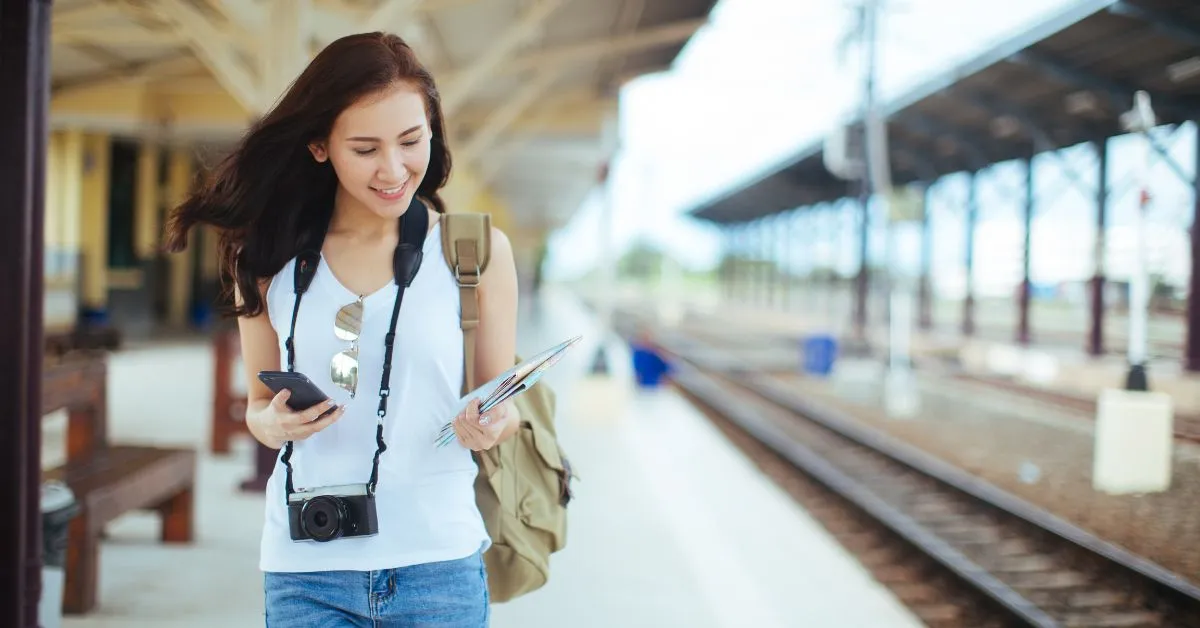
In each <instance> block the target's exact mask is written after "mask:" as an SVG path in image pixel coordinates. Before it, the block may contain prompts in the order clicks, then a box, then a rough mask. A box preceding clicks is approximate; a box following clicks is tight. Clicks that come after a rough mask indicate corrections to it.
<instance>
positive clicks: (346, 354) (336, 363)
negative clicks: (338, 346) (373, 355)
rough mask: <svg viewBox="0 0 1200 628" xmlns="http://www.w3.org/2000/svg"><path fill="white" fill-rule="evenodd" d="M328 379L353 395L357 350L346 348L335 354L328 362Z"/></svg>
mask: <svg viewBox="0 0 1200 628" xmlns="http://www.w3.org/2000/svg"><path fill="white" fill-rule="evenodd" d="M329 379H331V380H333V383H334V384H335V385H337V386H338V387H339V388H342V389H343V390H347V391H349V392H350V396H352V397H353V396H354V391H355V390H356V389H357V388H358V350H357V349H347V350H346V351H343V352H341V353H339V354H337V355H335V356H333V361H332V362H330V363H329Z"/></svg>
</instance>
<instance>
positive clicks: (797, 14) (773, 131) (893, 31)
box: [547, 0, 1195, 291]
mask: <svg viewBox="0 0 1200 628" xmlns="http://www.w3.org/2000/svg"><path fill="white" fill-rule="evenodd" d="M1078 2H1079V0H1006V1H1005V2H1003V3H997V2H991V1H989V0H891V1H890V2H889V3H888V9H887V10H886V12H885V14H884V17H883V20H882V22H881V24H880V27H879V28H880V33H881V44H880V49H879V55H878V58H879V75H878V76H879V85H880V90H881V97H882V98H883V99H884V100H887V99H889V97H894V96H896V95H898V94H900V93H903V92H904V91H906V90H907V89H910V88H912V87H913V86H914V85H915V84H917V83H919V82H921V81H923V80H927V79H928V78H930V77H931V76H933V75H936V74H937V73H938V72H939V71H942V70H945V69H948V68H950V67H953V66H955V65H957V64H959V63H962V62H963V61H965V60H966V59H969V58H970V57H973V56H976V55H978V54H981V53H983V52H985V51H987V50H988V49H990V48H992V47H994V46H995V45H996V44H997V43H999V42H1001V41H1003V40H1005V39H1008V38H1010V37H1012V36H1014V35H1016V34H1017V33H1020V32H1022V31H1024V30H1028V29H1029V28H1030V27H1032V26H1034V25H1037V24H1038V23H1041V22H1043V21H1045V20H1046V19H1047V18H1048V17H1051V16H1053V15H1054V14H1057V13H1060V12H1062V11H1063V10H1064V9H1065V8H1067V7H1069V6H1070V5H1073V4H1078ZM851 4H852V3H851V2H849V1H848V0H808V1H805V2H800V1H796V0H721V2H719V3H718V5H717V6H716V8H715V9H714V10H713V13H712V15H711V16H710V23H709V24H708V25H707V26H705V27H704V28H703V29H702V30H701V31H700V32H699V33H698V34H697V35H696V36H695V37H693V38H692V40H691V41H690V42H689V43H688V45H687V46H686V47H685V48H684V50H683V52H682V53H681V54H680V56H679V58H678V59H677V61H676V63H675V66H674V67H673V69H672V70H671V71H669V72H664V73H659V74H654V75H648V76H645V77H642V78H639V79H637V80H635V81H632V82H631V83H629V84H628V85H627V86H626V87H625V88H624V90H623V91H622V94H621V112H620V126H621V140H620V147H619V150H618V154H617V157H616V161H615V163H614V167H613V174H612V179H611V181H612V184H611V187H612V189H611V199H612V203H613V212H614V224H615V225H616V226H615V238H616V241H617V243H618V249H619V250H624V249H625V248H627V247H628V246H629V245H630V244H631V243H632V242H633V241H635V240H637V239H639V238H645V239H649V240H651V241H654V242H656V243H657V244H659V245H660V246H662V247H664V248H666V249H667V250H668V251H669V252H670V254H671V255H672V256H673V257H675V258H676V259H678V260H679V261H680V262H682V263H683V264H684V265H685V266H688V267H690V268H695V269H703V268H708V267H711V266H712V265H714V264H715V263H716V262H717V261H718V260H719V259H720V254H721V240H720V239H719V237H718V232H717V231H716V230H715V228H713V227H712V226H711V225H708V224H707V223H704V222H700V221H694V220H692V219H690V218H689V217H687V216H686V215H684V214H685V212H686V211H687V210H689V209H691V208H692V207H694V206H695V205H696V204H698V203H700V202H703V201H704V200H706V199H709V198H712V197H714V196H716V195H719V194H721V193H723V192H725V191H727V190H729V189H731V188H734V187H737V186H739V185H741V184H743V183H744V182H746V181H748V180H751V179H753V178H754V177H755V176H756V175H758V174H760V173H762V172H764V171H765V169H767V168H769V167H770V166H771V165H773V164H774V163H777V162H779V161H780V160H782V159H785V158H786V157H787V156H788V155H789V154H790V153H793V152H794V151H796V150H798V149H800V148H802V147H803V146H806V145H808V144H810V143H811V142H813V141H817V140H819V139H820V138H821V137H823V136H824V134H825V133H827V132H828V131H829V129H831V128H833V127H834V126H835V124H836V122H837V121H838V120H839V119H845V118H846V117H849V116H852V115H853V113H854V108H855V107H857V106H858V103H859V99H860V97H861V90H860V85H861V78H860V77H861V66H860V65H859V63H860V58H859V56H860V55H859V52H858V51H857V49H855V48H851V49H850V51H849V53H848V54H846V55H845V56H844V58H841V59H839V54H838V49H839V41H840V39H841V38H842V37H843V34H844V33H845V32H847V30H848V29H849V28H850V19H851V11H850V8H849V7H850V6H851ZM1185 128H1189V127H1185ZM1194 137H1195V133H1194V132H1193V133H1187V132H1181V133H1180V134H1179V135H1178V137H1175V138H1164V142H1165V143H1167V144H1168V145H1170V146H1171V148H1172V153H1173V154H1174V155H1175V157H1176V160H1177V161H1178V162H1179V163H1180V164H1183V165H1184V167H1186V168H1188V169H1190V168H1191V164H1192V157H1191V155H1194V154H1195V150H1194ZM1064 158H1065V160H1066V161H1068V162H1069V163H1070V164H1072V165H1071V168H1072V169H1073V170H1076V171H1077V172H1079V173H1080V174H1081V175H1082V177H1083V179H1084V180H1085V182H1087V184H1088V185H1089V186H1090V185H1094V180H1095V175H1096V173H1095V170H1096V167H1095V164H1096V158H1095V155H1094V154H1093V152H1092V151H1090V150H1088V149H1087V148H1086V147H1083V148H1082V149H1081V150H1075V151H1069V152H1068V153H1067V154H1065V155H1064ZM1139 158H1140V157H1139V153H1138V151H1137V150H1136V142H1131V141H1129V138H1118V140H1117V141H1115V142H1114V144H1113V145H1112V148H1111V150H1110V172H1114V173H1120V172H1124V169H1126V168H1128V167H1130V166H1131V165H1132V164H1134V163H1136V160H1138V159H1139ZM1023 177H1024V174H1023V172H1022V169H1021V168H1019V167H1015V166H1013V165H1009V167H1008V168H1000V169H998V171H997V172H995V173H992V174H988V175H986V176H985V178H984V180H983V181H982V182H981V184H980V187H979V190H980V196H979V198H980V208H981V215H982V216H983V217H984V218H983V220H982V221H981V223H980V227H984V228H993V229H992V230H991V231H990V232H989V235H988V237H987V238H977V244H976V247H977V248H976V260H977V268H976V280H977V282H980V283H981V284H982V288H983V290H985V291H987V290H989V289H990V288H991V287H993V286H994V289H995V290H1007V289H1008V284H1010V283H1012V282H1013V281H1014V279H1013V278H1012V273H1013V272H1014V271H1013V269H1014V268H1015V269H1016V272H1017V273H1018V274H1017V277H1019V270H1020V243H1021V223H1020V211H1021V207H1022V203H1023V201H1022V197H1021V194H1022V192H1021V190H1023ZM959 179H963V178H962V177H959ZM1119 179H1121V177H1120V176H1116V175H1115V174H1114V175H1113V176H1112V179H1111V180H1112V181H1114V182H1116V181H1118V180H1119ZM1035 181H1037V182H1038V186H1037V187H1038V195H1037V198H1038V199H1039V200H1040V202H1041V205H1040V206H1039V211H1038V214H1037V218H1036V219H1035V239H1034V243H1033V252H1034V253H1033V256H1034V269H1033V274H1034V275H1035V281H1046V282H1053V281H1061V280H1064V279H1072V278H1076V277H1077V276H1078V277H1083V276H1086V275H1090V273H1091V261H1090V251H1091V247H1092V246H1093V244H1092V238H1094V229H1092V230H1091V233H1090V234H1088V235H1087V237H1073V238H1066V239H1065V241H1064V238H1063V237H1062V236H1063V234H1064V233H1074V232H1079V231H1080V228H1081V227H1082V228H1083V229H1084V231H1086V230H1087V226H1088V225H1090V224H1091V223H1092V222H1094V219H1093V218H1091V216H1092V215H1093V213H1094V202H1093V201H1092V200H1091V198H1090V195H1091V194H1093V193H1092V192H1090V191H1086V190H1085V191H1082V192H1081V191H1079V190H1076V189H1072V188H1071V186H1070V184H1069V179H1066V178H1064V176H1063V174H1062V168H1061V165H1060V163H1059V160H1056V159H1053V158H1051V159H1042V160H1039V161H1038V163H1037V165H1036V166H1035ZM1153 181H1154V182H1155V194H1154V197H1155V204H1154V206H1153V207H1152V208H1151V215H1152V216H1153V217H1155V218H1154V220H1156V221H1157V222H1161V223H1162V224H1161V225H1151V228H1152V231H1151V232H1152V233H1153V234H1155V235H1156V236H1157V239H1156V242H1158V243H1159V245H1158V246H1157V248H1155V249H1154V250H1152V251H1151V257H1152V258H1153V259H1152V265H1153V264H1154V263H1155V262H1157V263H1158V264H1159V266H1161V267H1162V268H1160V270H1162V271H1163V272H1167V273H1168V274H1176V275H1177V274H1178V273H1179V272H1181V270H1180V268H1168V267H1177V266H1181V264H1180V260H1182V259H1183V258H1185V257H1186V248H1184V249H1183V252H1184V255H1181V254H1179V251H1178V249H1179V247H1180V246H1185V245H1186V238H1185V237H1183V236H1181V235H1180V233H1181V231H1182V230H1181V229H1179V228H1178V225H1180V224H1186V222H1187V221H1189V220H1190V206H1191V192H1190V189H1189V187H1188V186H1186V185H1184V184H1183V183H1182V182H1180V181H1178V180H1177V178H1176V177H1174V176H1172V175H1171V173H1170V171H1169V170H1167V169H1166V167H1165V166H1163V165H1162V164H1159V165H1157V166H1155V167H1154V169H1153ZM1125 188H1127V193H1125V194H1123V195H1120V196H1119V197H1114V198H1112V199H1111V202H1112V204H1111V205H1110V212H1111V214H1110V225H1112V231H1111V232H1110V233H1109V238H1110V243H1111V246H1110V248H1111V249H1113V250H1111V251H1110V253H1109V260H1110V264H1114V263H1115V265H1116V268H1110V271H1114V272H1115V273H1116V274H1119V273H1120V272H1121V268H1122V264H1123V263H1124V260H1126V259H1128V258H1129V257H1130V256H1129V255H1128V251H1129V250H1131V246H1125V245H1124V244H1128V243H1129V242H1131V241H1132V240H1131V238H1132V235H1131V234H1132V230H1131V225H1132V217H1133V215H1134V212H1133V208H1134V204H1135V199H1136V192H1135V191H1134V190H1133V188H1132V186H1130V185H1126V186H1125ZM965 190H966V187H965V180H955V179H953V178H952V179H950V180H947V181H945V182H944V183H943V185H942V186H941V188H940V189H938V190H937V192H936V193H935V200H934V203H933V205H932V207H931V209H930V211H931V215H932V216H933V217H934V219H933V221H934V231H935V233H934V237H935V241H936V242H938V243H939V244H938V248H937V250H936V251H935V253H934V260H935V266H937V267H938V268H939V269H942V270H941V271H940V273H939V277H938V279H937V280H938V281H939V282H941V283H942V286H943V287H944V288H946V289H949V290H952V289H953V286H955V285H958V284H961V283H963V282H962V274H963V273H962V272H961V268H959V269H958V270H957V271H955V270H954V269H955V268H958V267H961V266H962V259H963V255H964V252H963V248H964V246H965V238H964V237H963V235H964V231H965V222H963V221H962V219H961V210H960V208H961V205H962V200H963V199H964V198H965ZM1014 194H1016V196H1014ZM602 199H603V195H602V194H601V193H599V191H598V190H597V191H596V192H595V193H593V194H592V196H590V197H589V198H588V200H586V201H585V202H584V204H583V206H582V207H580V209H579V211H578V212H577V213H576V215H575V217H574V219H573V220H572V222H571V223H569V224H568V225H567V226H566V227H565V228H564V229H562V230H560V232H558V233H557V234H555V236H554V237H553V238H552V240H551V249H550V258H549V260H548V263H549V265H548V268H547V270H548V276H550V277H552V278H560V279H561V278H570V277H576V276H579V275H580V274H582V273H584V272H586V271H587V270H589V269H590V268H592V267H593V266H594V265H595V263H596V261H597V259H598V257H599V254H600V251H601V248H600V243H599V242H598V241H597V240H596V237H595V234H596V233H598V230H597V227H598V225H599V221H600V219H601V216H602V212H601V209H602V206H603V204H602ZM1183 208H1188V211H1182V209H1183ZM826 213H827V214H828V213H829V212H826ZM797 220H801V221H802V222H801V225H800V232H801V233H816V232H814V231H813V230H814V229H820V228H824V227H822V225H830V224H833V223H831V222H830V221H832V220H834V218H833V217H832V216H831V215H830V216H828V217H823V216H815V215H809V216H807V217H804V218H798V219H797ZM822 220H824V221H825V222H824V223H822V222H820V221H822ZM1181 221H1182V222H1181ZM1047 227H1049V228H1047ZM1039 230H1040V231H1041V233H1040V234H1039V233H1038V231H1039ZM821 233H829V232H828V231H825V232H821ZM837 233H839V235H840V237H837V238H836V239H835V240H834V241H835V242H837V244H836V245H834V244H831V243H830V242H825V243H824V245H821V244H818V243H816V242H815V238H813V239H812V240H811V241H813V242H814V243H813V244H811V245H803V248H804V249H805V250H800V251H793V252H792V253H791V254H790V255H791V257H789V259H800V260H803V259H804V258H806V257H808V258H809V259H811V258H812V257H813V256H815V257H817V258H818V259H820V260H826V261H829V260H830V259H831V258H835V259H837V260H839V263H838V265H839V267H841V268H842V269H843V270H844V271H846V272H850V271H851V270H853V269H854V268H856V266H857V260H856V257H855V251H856V247H855V246H854V245H853V234H852V231H851V229H849V223H848V222H846V224H845V225H844V226H843V228H842V229H841V230H840V232H837ZM993 233H994V234H995V237H993V236H992V235H991V234H993ZM1181 238H1182V239H1181ZM899 241H900V245H899V250H900V251H902V255H904V256H905V258H906V259H907V260H908V263H912V262H913V260H915V258H916V257H915V256H916V244H915V243H916V240H915V238H914V237H913V234H907V235H906V236H902V237H901V238H900V240H899ZM883 242H884V234H883V233H882V232H880V233H876V234H873V238H872V252H873V255H875V256H882V255H883V254H884V252H883ZM1123 243H1124V244H1123ZM843 245H844V246H843ZM1039 251H1040V253H1039ZM822 255H824V256H825V257H821V256H822ZM1156 255H1157V257H1155V256H1156ZM1014 264H1015V266H1014ZM1183 272H1185V273H1186V268H1184V269H1183ZM956 273H957V275H956ZM1184 276H1185V277H1186V274H1185V275H1184Z"/></svg>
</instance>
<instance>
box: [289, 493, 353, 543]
mask: <svg viewBox="0 0 1200 628" xmlns="http://www.w3.org/2000/svg"><path fill="white" fill-rule="evenodd" d="M345 518H346V506H345V505H344V504H342V500H340V499H338V498H336V497H330V496H328V495H322V496H320V497H314V498H312V499H310V500H308V501H307V502H305V503H304V508H302V509H301V510H300V525H301V526H303V527H304V531H305V532H306V533H307V534H308V536H309V537H311V538H312V540H314V541H321V542H324V541H332V540H334V539H336V538H339V537H341V536H342V521H343V520H345Z"/></svg>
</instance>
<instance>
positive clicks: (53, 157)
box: [42, 131, 63, 277]
mask: <svg viewBox="0 0 1200 628" xmlns="http://www.w3.org/2000/svg"><path fill="white" fill-rule="evenodd" d="M62 157H63V134H62V132H61V131H55V132H52V133H51V134H50V137H49V138H47V144H46V172H45V186H46V207H45V211H44V213H43V222H42V225H43V229H44V231H45V233H46V238H45V247H46V253H48V254H49V256H50V257H54V256H57V254H58V252H59V250H60V249H61V248H62V201H61V200H60V199H61V197H62V194H61V193H60V191H61V190H62V183H61V179H62ZM54 262H57V260H54ZM54 262H52V263H51V264H50V265H49V267H48V268H46V275H47V276H49V277H58V276H60V275H61V274H62V273H61V272H60V269H59V267H58V264H57V263H54Z"/></svg>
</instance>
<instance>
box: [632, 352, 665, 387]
mask: <svg viewBox="0 0 1200 628" xmlns="http://www.w3.org/2000/svg"><path fill="white" fill-rule="evenodd" d="M631 349H632V354H633V373H634V376H635V377H636V378H637V383H638V386H641V387H642V388H656V387H657V386H658V385H659V384H660V383H662V379H663V376H665V375H667V374H668V373H669V372H670V370H671V365H670V364H668V363H667V361H666V360H663V359H662V356H660V355H659V354H658V352H657V351H655V350H654V349H652V348H650V347H645V346H640V345H633V346H632V347H631Z"/></svg>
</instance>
